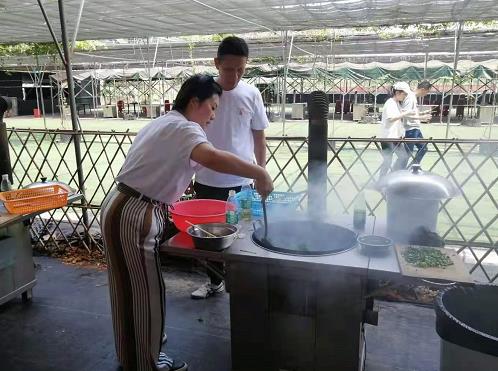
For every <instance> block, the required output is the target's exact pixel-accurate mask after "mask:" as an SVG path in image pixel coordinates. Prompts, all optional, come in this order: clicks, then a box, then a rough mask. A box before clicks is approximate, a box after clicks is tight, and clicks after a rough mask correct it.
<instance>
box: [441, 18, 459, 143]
mask: <svg viewBox="0 0 498 371" xmlns="http://www.w3.org/2000/svg"><path fill="white" fill-rule="evenodd" d="M462 30H463V21H460V22H458V27H457V28H456V30H455V55H454V61H453V77H452V79H451V95H450V108H449V111H448V120H447V121H446V134H445V139H448V134H449V132H450V121H451V110H452V109H453V89H455V81H456V74H457V67H458V57H459V55H460V41H461V39H462Z"/></svg>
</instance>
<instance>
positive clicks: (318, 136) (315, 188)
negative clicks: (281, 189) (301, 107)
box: [308, 91, 329, 217]
mask: <svg viewBox="0 0 498 371" xmlns="http://www.w3.org/2000/svg"><path fill="white" fill-rule="evenodd" d="M328 113H329V99H328V97H327V94H325V92H323V91H314V92H312V93H311V94H310V96H309V100H308V114H309V125H308V211H309V213H310V214H311V215H312V216H315V217H321V216H323V215H325V214H326V213H327V202H326V199H327V149H328V122H327V119H328Z"/></svg>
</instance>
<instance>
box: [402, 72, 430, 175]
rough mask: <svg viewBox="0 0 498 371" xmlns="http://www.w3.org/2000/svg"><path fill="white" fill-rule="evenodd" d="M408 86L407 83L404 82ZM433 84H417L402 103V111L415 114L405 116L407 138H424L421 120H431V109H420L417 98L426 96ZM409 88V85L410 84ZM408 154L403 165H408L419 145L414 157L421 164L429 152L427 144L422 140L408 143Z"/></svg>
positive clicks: (415, 161)
mask: <svg viewBox="0 0 498 371" xmlns="http://www.w3.org/2000/svg"><path fill="white" fill-rule="evenodd" d="M403 84H406V86H408V84H407V83H403ZM431 87H432V84H431V83H430V82H429V81H422V82H420V83H419V84H418V85H417V89H416V90H415V92H413V91H411V90H410V92H409V93H408V94H407V96H406V98H405V99H404V100H403V101H402V102H401V103H400V106H401V111H402V112H413V115H411V116H408V117H405V118H404V119H403V123H404V127H405V138H406V139H423V138H424V136H423V135H422V131H420V120H430V118H431V114H430V112H431V111H430V110H429V111H425V112H420V111H419V109H418V104H417V99H418V98H422V97H425V96H426V95H427V94H429V91H430V89H431ZM408 88H409V86H408ZM406 147H407V151H408V156H407V157H406V163H405V164H404V166H403V167H406V165H407V164H408V160H409V158H410V157H411V155H412V153H413V149H414V147H417V154H416V155H415V158H414V159H413V163H414V164H420V162H421V161H422V158H423V157H424V156H425V154H426V153H427V144H426V143H420V142H409V143H406Z"/></svg>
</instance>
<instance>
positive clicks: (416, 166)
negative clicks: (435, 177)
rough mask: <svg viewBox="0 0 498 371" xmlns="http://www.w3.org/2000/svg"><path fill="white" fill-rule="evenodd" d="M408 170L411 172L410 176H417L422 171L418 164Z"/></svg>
mask: <svg viewBox="0 0 498 371" xmlns="http://www.w3.org/2000/svg"><path fill="white" fill-rule="evenodd" d="M410 170H411V172H412V174H418V173H420V172H421V171H422V167H421V166H420V164H413V165H412V166H411V167H410Z"/></svg>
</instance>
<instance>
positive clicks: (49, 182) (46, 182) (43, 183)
mask: <svg viewBox="0 0 498 371" xmlns="http://www.w3.org/2000/svg"><path fill="white" fill-rule="evenodd" d="M40 180H41V181H40V182H34V183H31V184H28V185H26V186H24V187H23V188H25V189H28V188H38V187H46V186H49V185H58V186H61V187H62V188H64V189H66V190H67V191H68V192H69V193H74V189H72V188H71V187H70V186H68V185H67V184H66V183H63V182H59V181H55V180H47V178H46V177H41V178H40Z"/></svg>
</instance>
